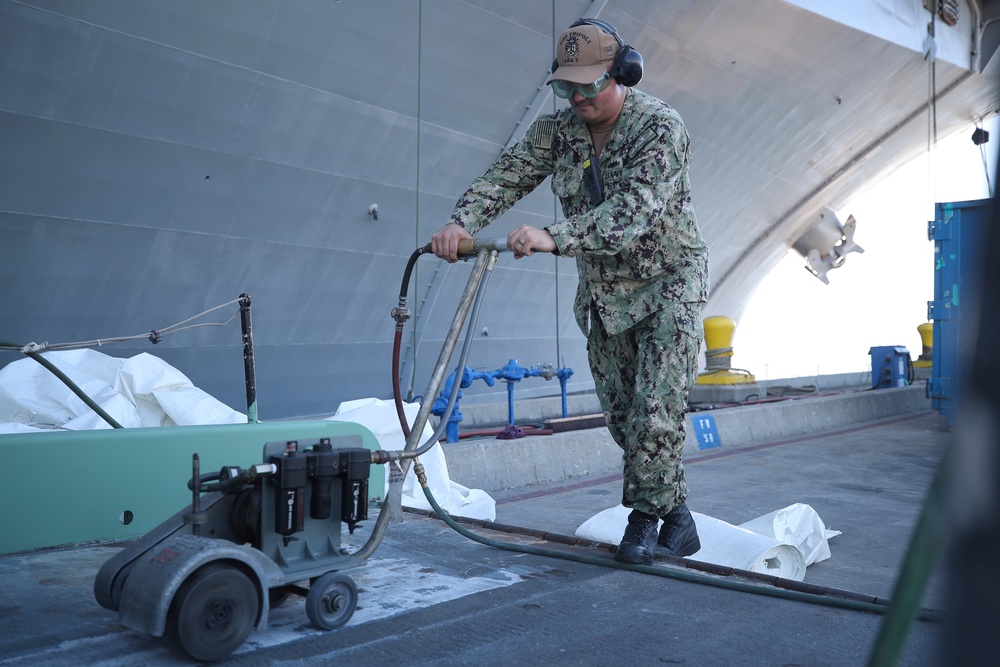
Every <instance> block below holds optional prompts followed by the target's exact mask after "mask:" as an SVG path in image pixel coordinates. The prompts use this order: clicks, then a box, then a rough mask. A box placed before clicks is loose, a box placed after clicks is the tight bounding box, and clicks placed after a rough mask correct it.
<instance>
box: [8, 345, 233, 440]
mask: <svg viewBox="0 0 1000 667" xmlns="http://www.w3.org/2000/svg"><path fill="white" fill-rule="evenodd" d="M44 356H45V358H46V359H47V360H48V361H49V362H51V363H52V364H53V365H55V366H56V367H57V368H58V369H59V370H60V371H62V372H63V373H64V374H66V376H67V377H69V379H70V380H72V381H73V382H74V383H75V384H76V385H77V386H78V387H79V388H80V389H81V390H82V391H83V392H84V393H85V394H86V395H87V396H88V397H90V398H91V399H92V400H93V401H94V402H95V403H96V404H97V405H99V406H100V407H101V409H102V410H104V411H105V412H106V413H108V415H110V416H111V418H112V419H114V420H115V421H117V422H118V423H119V424H121V425H122V426H124V427H125V428H135V427H141V426H191V425H196V424H239V423H246V420H247V418H246V415H244V414H241V413H239V412H237V411H236V410H233V409H232V408H229V407H228V406H226V405H225V404H223V403H222V402H220V401H218V400H217V399H215V398H214V397H212V396H211V395H209V394H207V393H206V392H204V391H202V390H201V389H198V388H197V387H195V386H194V385H193V384H192V383H191V380H189V379H188V378H187V376H185V375H184V374H183V373H181V372H180V371H178V370H177V369H176V368H174V367H172V366H170V365H169V364H167V363H166V362H165V361H163V360H162V359H158V358H157V357H154V356H153V355H151V354H147V353H145V352H143V353H141V354H138V355H136V356H134V357H131V358H129V359H120V358H118V357H111V356H108V355H106V354H103V353H101V352H97V351H96V350H89V349H85V350H70V351H66V352H45V353H44ZM32 427H40V428H43V429H52V428H64V429H69V430H74V431H84V430H91V429H102V428H112V426H111V425H110V424H108V423H107V422H106V421H104V419H102V418H101V417H100V415H98V414H97V413H96V412H94V411H93V410H92V409H91V408H90V407H89V406H88V405H87V404H86V403H84V402H83V401H82V400H81V399H80V398H79V397H78V396H77V395H76V394H74V393H73V392H72V391H71V390H70V388H69V387H67V386H66V385H65V384H64V383H63V382H62V381H61V380H60V379H59V378H57V377H56V376H55V375H53V374H52V372H51V371H49V370H48V369H47V368H45V367H44V366H42V365H41V364H39V363H38V362H37V361H35V360H34V359H27V358H25V359H19V360H17V361H14V362H11V363H9V364H7V365H6V366H5V367H4V368H2V369H0V433H21V432H24V431H30V430H32Z"/></svg>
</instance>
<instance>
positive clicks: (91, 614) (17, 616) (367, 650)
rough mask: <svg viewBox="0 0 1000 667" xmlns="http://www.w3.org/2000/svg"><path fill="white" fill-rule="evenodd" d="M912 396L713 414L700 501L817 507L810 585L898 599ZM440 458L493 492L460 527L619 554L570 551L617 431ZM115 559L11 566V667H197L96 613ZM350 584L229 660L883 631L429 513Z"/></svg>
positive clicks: (641, 649)
mask: <svg viewBox="0 0 1000 667" xmlns="http://www.w3.org/2000/svg"><path fill="white" fill-rule="evenodd" d="M917 389H919V390H920V391H921V392H922V387H920V388H916V387H915V388H909V389H903V390H878V391H875V392H858V393H853V394H850V395H847V397H846V398H845V397H841V396H826V397H815V398H810V399H798V400H796V401H784V402H781V403H762V404H758V405H754V406H748V407H747V408H731V409H728V410H716V411H712V416H713V417H714V419H715V425H716V428H717V433H718V436H719V440H720V444H719V445H718V446H716V447H711V448H707V449H701V448H698V446H697V443H695V444H694V445H693V447H691V448H689V450H688V451H687V453H686V459H685V464H686V468H687V474H688V483H689V489H690V498H689V506H690V507H691V509H692V510H694V511H697V512H701V513H704V514H707V515H709V516H713V517H716V518H719V519H722V520H725V521H727V522H730V523H740V522H743V521H746V520H749V519H751V518H754V517H756V516H759V515H762V514H766V513H768V512H771V511H773V510H776V509H780V508H782V507H785V506H787V505H790V504H792V503H796V502H803V503H807V504H809V505H811V506H812V507H813V508H814V509H816V511H817V512H818V513H819V514H820V516H821V517H822V519H823V521H824V523H825V524H826V525H827V526H828V527H830V528H832V529H835V530H839V531H841V532H842V534H841V535H839V536H836V537H834V538H832V539H831V540H830V548H831V552H832V557H831V558H830V559H829V560H826V561H823V562H821V563H817V564H815V565H812V566H811V567H809V568H808V571H807V573H806V578H805V583H806V584H813V585H816V586H819V587H828V588H829V589H830V590H831V591H832V592H834V593H835V594H836V595H840V594H841V593H851V594H857V595H858V597H861V598H871V599H875V598H889V597H890V596H891V595H892V592H893V586H894V584H895V581H896V577H897V573H898V569H899V565H900V563H901V562H902V559H903V556H904V554H905V552H906V550H907V547H908V544H909V540H910V537H911V534H912V531H913V527H914V525H915V522H916V518H917V516H918V514H919V512H920V510H921V507H922V504H923V500H924V497H925V494H926V490H927V487H928V485H929V482H930V479H931V476H932V475H933V473H934V471H935V469H936V466H937V463H938V460H939V458H940V456H941V454H942V452H943V450H944V448H945V446H946V444H947V443H948V442H949V441H950V439H951V433H950V432H949V431H948V430H947V429H946V428H945V425H944V418H943V417H940V416H939V415H937V414H936V413H934V412H931V411H930V410H929V404H928V403H927V402H926V399H921V398H920V392H918V391H917ZM842 403H843V404H842ZM893 406H895V407H893ZM697 415H698V413H695V415H694V416H695V417H697ZM803 425H804V426H803ZM751 436H752V437H751ZM445 449H446V452H447V456H448V462H449V470H450V473H451V477H452V479H453V480H455V481H457V482H459V483H461V484H463V485H466V486H470V487H472V488H484V489H486V490H488V491H489V492H490V493H491V495H492V496H493V497H494V498H495V499H496V503H497V520H496V522H495V523H494V524H493V525H492V526H477V525H475V523H469V522H463V523H462V525H463V526H468V527H469V528H471V529H472V530H473V531H474V532H477V533H479V534H482V535H485V536H488V537H489V538H491V539H494V540H497V541H500V542H511V543H514V544H520V545H531V546H537V547H542V548H545V549H551V550H554V551H561V552H565V553H569V554H571V555H581V554H583V555H586V556H589V557H596V558H598V559H606V560H607V561H610V560H611V558H612V554H611V551H610V549H608V548H607V547H606V546H602V545H584V544H571V542H573V541H574V540H573V538H572V536H573V533H574V531H575V530H576V528H577V527H578V526H579V525H580V524H581V523H583V521H585V520H586V519H588V518H590V517H591V516H593V515H594V514H596V513H598V512H600V511H601V510H604V509H606V508H608V507H611V506H613V505H616V504H617V503H618V502H619V500H620V491H621V488H620V484H621V481H620V480H621V477H620V471H619V470H618V460H619V459H617V458H616V456H617V454H616V451H615V450H616V447H615V446H614V445H613V443H611V442H610V437H609V436H608V434H607V430H606V429H604V428H594V429H589V430H585V431H575V432H568V433H560V434H556V435H552V436H530V437H526V438H522V439H518V440H510V441H500V440H496V439H493V438H489V439H483V440H481V441H462V442H460V443H456V444H454V445H449V446H447V447H446V448H445ZM477 482H483V483H481V484H478V483H477ZM510 527H517V528H516V529H513V531H514V532H511V531H512V528H510ZM366 538H367V535H366V533H365V528H364V527H361V528H359V530H358V531H357V532H356V533H355V535H354V536H351V537H349V538H348V537H347V535H346V531H345V542H347V543H348V545H349V546H350V547H352V548H356V547H358V546H360V544H361V543H363V542H364V540H365V539H366ZM563 538H567V539H563ZM120 546H121V545H96V546H87V547H78V548H72V549H60V550H45V551H39V552H33V553H24V554H13V555H9V556H4V557H0V666H6V665H33V666H34V665H71V664H72V665H80V664H87V665H91V664H101V665H137V664H142V665H180V664H188V663H187V662H186V661H184V660H181V659H179V658H177V657H175V656H174V655H173V654H171V653H170V652H168V651H167V650H166V649H165V648H164V647H163V646H162V645H161V644H160V643H159V641H158V640H156V639H154V638H151V637H148V636H145V635H142V634H140V633H137V632H134V631H132V630H129V629H127V628H125V627H123V626H122V625H121V624H119V623H118V621H117V618H116V614H115V613H113V612H111V611H108V610H105V609H103V608H101V607H100V606H98V605H97V603H96V602H95V600H94V598H93V592H92V587H93V580H94V575H95V574H96V572H97V570H98V569H99V568H100V566H101V565H102V564H103V563H104V561H105V560H107V558H109V557H110V556H111V555H112V554H113V553H115V552H116V550H117V549H118V548H120ZM658 565H659V566H660V567H663V568H667V569H673V570H675V571H687V570H686V569H685V568H682V567H680V566H679V565H678V564H676V563H672V562H660V561H658ZM351 576H353V577H354V578H355V579H356V581H357V583H358V587H359V590H360V599H359V608H358V610H357V611H356V613H355V614H354V616H353V617H352V619H351V620H350V622H349V623H348V624H347V625H346V626H344V627H342V628H340V629H338V630H333V631H330V632H321V631H319V630H316V629H314V628H312V627H311V626H310V625H309V623H308V620H307V618H306V615H305V612H304V602H303V600H302V599H301V598H297V597H294V596H293V598H292V599H291V600H289V602H288V603H286V605H285V606H283V607H281V608H280V609H277V610H274V611H272V615H271V619H270V623H269V625H268V627H267V628H266V629H264V630H262V631H258V632H255V633H252V634H251V636H250V638H249V639H248V641H247V642H246V643H245V644H244V645H243V646H242V647H241V648H240V649H239V650H238V651H237V652H236V653H235V654H234V655H233V656H232V657H230V658H229V659H228V660H227V661H226V662H225V664H227V665H228V664H232V665H330V664H355V665H375V664H393V663H397V662H398V663H402V664H409V665H509V664H516V663H518V662H527V661H531V662H532V663H538V664H556V665H564V664H580V665H591V664H626V665H641V664H687V665H795V664H797V665H859V664H865V662H866V660H867V658H868V655H869V653H870V651H871V647H872V645H873V643H874V641H875V638H876V636H877V633H878V631H879V628H880V626H881V622H882V620H883V617H882V616H880V615H877V614H871V613H866V612H862V611H854V610H848V609H843V608H837V607H830V606H826V605H822V604H811V603H807V602H802V601H797V600H787V599H781V598H776V597H769V596H765V595H757V594H752V593H748V592H739V591H733V590H726V589H723V588H718V587H715V586H711V585H705V584H699V583H692V582H689V581H682V580H678V579H675V578H670V577H658V576H652V575H650V574H643V573H639V572H630V571H622V570H620V569H614V568H604V567H600V566H598V565H595V564H591V563H582V562H578V561H575V560H564V559H560V558H554V557H549V556H541V555H536V554H531V553H520V552H517V551H510V550H506V549H501V548H495V547H492V546H485V545H483V544H479V543H476V542H474V541H471V540H469V539H467V538H466V537H463V536H461V535H459V534H458V533H456V532H455V531H453V530H452V529H451V528H449V527H448V526H446V525H445V524H444V523H443V522H442V521H441V520H439V519H437V518H434V517H430V516H427V515H426V514H425V513H421V512H407V513H406V514H405V520H404V522H403V523H402V524H397V525H393V526H390V528H389V531H388V533H387V535H386V537H385V539H384V541H383V542H382V545H381V546H380V547H379V549H378V550H377V551H376V553H375V555H374V556H373V557H372V559H371V560H370V561H369V564H368V565H367V566H366V567H364V568H361V569H360V570H358V571H352V572H351ZM756 583H760V582H759V581H758V582H756ZM772 590H773V589H772ZM945 593H946V590H945V586H944V582H943V581H942V580H941V577H940V576H935V578H934V579H933V580H932V581H931V582H930V587H929V591H928V593H927V595H926V596H925V599H924V605H925V606H926V607H929V608H933V609H943V608H944V605H945ZM942 632H943V629H942V626H941V625H940V624H937V623H933V622H925V621H918V622H917V623H915V624H914V626H913V628H912V631H911V632H910V633H909V636H908V637H907V641H906V646H905V652H904V655H903V659H902V663H901V664H904V665H936V664H941V663H942V662H943V660H942V659H941V656H940V655H939V653H938V642H939V640H940V637H941V633H942Z"/></svg>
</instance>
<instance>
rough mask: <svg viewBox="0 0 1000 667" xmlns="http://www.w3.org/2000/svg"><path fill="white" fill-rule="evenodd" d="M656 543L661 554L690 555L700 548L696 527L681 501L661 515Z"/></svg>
mask: <svg viewBox="0 0 1000 667" xmlns="http://www.w3.org/2000/svg"><path fill="white" fill-rule="evenodd" d="M625 534H626V535H627V534H628V533H627V532H626V533H625ZM656 543H657V544H658V545H659V553H660V555H661V556H662V555H667V556H680V557H683V556H690V555H691V554H693V553H695V552H696V551H698V549H701V540H699V539H698V529H697V527H695V524H694V517H692V516H691V512H689V511H688V508H687V505H685V504H684V503H681V504H680V505H678V506H677V507H675V508H673V509H672V510H670V513H669V514H667V515H666V516H665V517H663V526H662V527H661V528H660V537H659V539H657V540H656Z"/></svg>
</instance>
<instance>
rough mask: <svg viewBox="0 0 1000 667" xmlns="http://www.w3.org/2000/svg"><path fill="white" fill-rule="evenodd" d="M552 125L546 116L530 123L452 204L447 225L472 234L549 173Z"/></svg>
mask: <svg viewBox="0 0 1000 667" xmlns="http://www.w3.org/2000/svg"><path fill="white" fill-rule="evenodd" d="M552 123H553V120H552V119H551V117H549V116H542V117H541V118H539V119H538V120H536V121H535V122H534V123H532V125H531V127H529V128H528V131H527V132H525V134H524V137H523V138H522V139H521V140H520V141H518V142H517V143H516V144H514V145H513V146H511V147H510V148H509V149H507V150H506V151H504V153H503V154H502V155H501V156H500V157H499V158H498V159H497V161H496V162H494V163H493V166H492V167H490V168H489V169H488V170H487V171H486V173H485V174H483V175H482V176H480V177H479V178H477V179H476V180H475V181H473V182H472V185H471V186H469V189H468V190H466V191H465V194H463V195H462V196H461V197H460V198H459V200H458V203H456V204H455V210H454V211H452V214H451V217H450V218H449V220H448V222H453V223H455V224H457V225H459V226H461V227H464V228H465V229H466V230H468V231H469V233H470V234H475V233H476V232H478V231H479V230H480V229H482V228H483V227H486V226H487V225H489V224H490V223H491V222H493V221H494V220H496V219H497V218H499V217H500V216H501V215H502V214H503V213H504V212H505V211H506V210H507V209H509V208H510V207H511V206H513V205H514V204H516V203H517V202H518V201H519V200H520V199H521V198H522V197H524V196H525V195H527V194H529V193H530V192H531V191H532V190H534V189H535V188H536V187H538V185H539V184H540V183H541V182H542V181H544V180H545V178H546V177H547V176H548V175H549V174H551V173H552V146H551V141H549V140H547V137H548V135H549V132H548V131H547V130H549V125H551V124H552ZM539 128H541V130H540V129H539Z"/></svg>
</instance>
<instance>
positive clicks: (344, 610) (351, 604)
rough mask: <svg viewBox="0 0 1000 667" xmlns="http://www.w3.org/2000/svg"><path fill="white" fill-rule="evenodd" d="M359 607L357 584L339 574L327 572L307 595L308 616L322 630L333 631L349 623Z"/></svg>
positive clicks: (312, 586)
mask: <svg viewBox="0 0 1000 667" xmlns="http://www.w3.org/2000/svg"><path fill="white" fill-rule="evenodd" d="M357 606H358V586H357V584H355V583H354V580H353V579H351V578H350V577H348V576H347V575H345V574H340V573H338V572H327V573H326V574H324V575H323V576H321V577H319V578H318V579H316V581H314V582H313V583H312V585H311V586H310V587H309V593H308V594H307V595H306V615H307V616H308V617H309V620H310V621H312V624H313V625H315V626H316V627H317V628H319V629H320V630H333V629H335V628H339V627H340V626H342V625H343V624H344V623H347V621H349V620H350V618H351V616H353V615H354V609H355V608H356V607H357Z"/></svg>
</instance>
